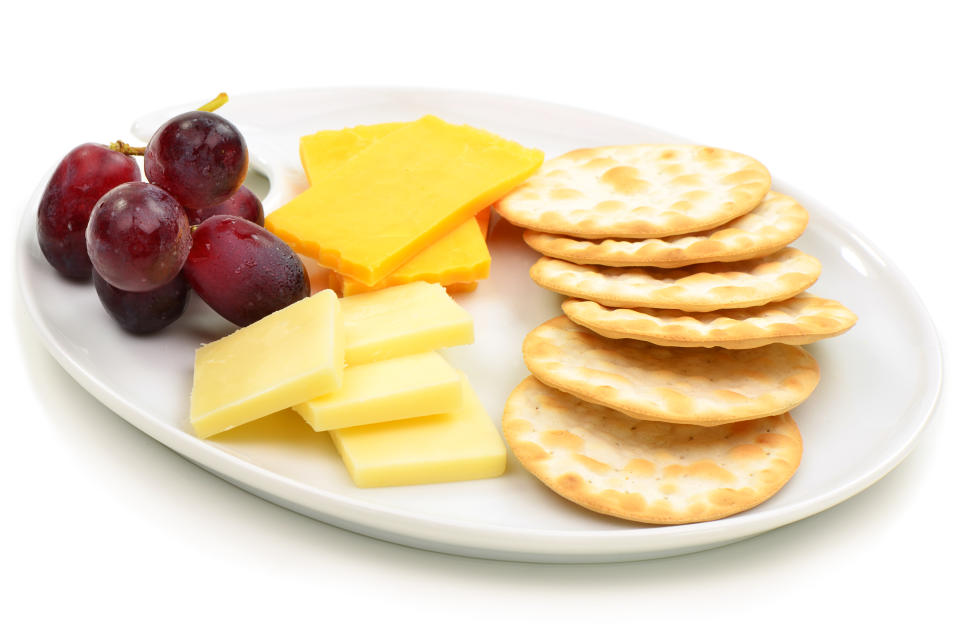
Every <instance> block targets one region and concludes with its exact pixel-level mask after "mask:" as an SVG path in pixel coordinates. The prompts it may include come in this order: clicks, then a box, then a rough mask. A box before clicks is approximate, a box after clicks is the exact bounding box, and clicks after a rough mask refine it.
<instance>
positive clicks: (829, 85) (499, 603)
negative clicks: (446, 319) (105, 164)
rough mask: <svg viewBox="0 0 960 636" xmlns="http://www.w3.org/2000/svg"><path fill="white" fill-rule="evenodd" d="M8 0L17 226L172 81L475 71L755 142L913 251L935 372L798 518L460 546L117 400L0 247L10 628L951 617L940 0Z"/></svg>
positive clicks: (123, 132) (277, 629) (814, 188)
mask: <svg viewBox="0 0 960 636" xmlns="http://www.w3.org/2000/svg"><path fill="white" fill-rule="evenodd" d="M27 4H28V3H20V5H19V7H18V8H13V9H6V10H5V16H4V22H3V26H2V31H3V33H2V36H0V59H2V67H0V73H2V79H3V83H2V86H3V101H2V102H0V103H2V109H3V112H2V115H3V117H2V120H0V121H2V124H0V130H2V131H3V149H2V152H0V166H2V171H0V175H2V179H3V194H4V200H5V201H6V206H5V207H6V214H5V220H4V224H5V234H6V235H7V237H8V240H7V243H6V245H7V247H8V249H11V250H12V247H13V236H14V233H15V228H16V225H17V223H18V222H19V218H20V215H21V213H22V210H23V206H24V205H25V203H26V200H27V198H28V196H29V195H30V193H31V192H32V190H33V188H34V187H35V185H36V184H37V182H38V181H39V180H40V178H41V177H42V175H43V174H44V172H45V171H46V170H48V169H49V168H50V167H51V166H52V165H53V164H54V163H56V162H57V161H59V159H60V158H61V157H62V155H63V154H64V153H65V152H66V151H67V150H69V149H70V148H72V147H73V146H75V145H77V144H79V143H81V142H85V141H102V142H105V141H109V140H112V139H116V138H118V137H129V134H128V127H129V124H130V122H132V120H133V119H135V118H136V117H138V116H139V115H141V114H143V113H146V112H149V111H152V110H154V109H156V108H159V107H162V106H166V105H169V104H176V103H182V102H190V101H196V102H197V103H200V102H201V101H204V100H205V99H206V98H208V97H209V96H212V95H214V94H215V93H217V92H218V91H221V90H226V91H228V92H230V93H232V94H235V95H240V94H243V93H248V92H253V91H260V90H269V89H279V88H297V87H315V86H338V85H362V84H376V85H414V86H431V87H446V88H462V89H473V90H487V91H492V92H497V93H506V94H514V95H518V96H525V97H533V98H538V99H544V100H548V101H554V102H560V103H565V104H571V105H575V106H580V107H584V108H589V109H595V110H599V111H603V112H606V113H610V114H613V115H619V116H622V117H626V118H629V119H634V120H637V121H640V122H643V123H645V124H648V125H651V126H654V127H657V128H661V129H663V130H667V131H670V132H673V133H676V134H679V135H683V136H685V137H688V138H691V139H697V140H700V141H702V142H704V143H708V144H712V145H717V146H721V147H729V148H733V149H736V150H739V151H742V152H745V153H747V154H750V155H752V156H755V157H758V158H760V159H761V160H762V161H763V162H764V163H765V164H766V165H767V166H768V167H769V168H770V170H771V172H772V173H774V174H775V175H777V176H779V177H781V178H783V179H784V180H786V181H788V182H790V183H791V184H794V185H796V186H797V187H798V188H800V189H802V190H804V191H806V192H808V193H810V195H811V196H813V197H814V198H816V199H818V200H819V201H821V202H822V203H823V204H825V205H826V206H827V207H828V208H830V209H832V210H834V211H835V212H837V213H838V214H839V215H840V216H842V217H843V218H845V219H846V220H847V221H848V222H849V223H851V224H852V225H854V226H855V227H857V228H858V229H860V230H861V231H862V232H863V233H865V234H866V235H867V236H869V237H870V238H871V239H872V240H873V241H874V242H875V243H876V244H877V245H878V246H879V247H880V248H881V250H883V251H884V252H886V253H887V254H888V255H889V256H890V257H891V259H892V260H894V261H895V262H896V263H897V264H898V265H899V266H900V267H901V268H902V269H903V270H904V271H905V273H906V274H907V276H908V277H909V278H910V279H911V280H912V281H913V283H914V285H915V286H916V287H917V288H918V291H919V292H920V294H921V296H922V297H923V298H924V300H925V302H926V304H927V306H928V308H929V310H930V312H931V313H932V314H933V316H934V319H935V321H936V322H937V324H938V327H939V329H940V336H941V339H942V342H943V347H944V352H945V362H946V364H945V366H946V373H945V384H944V387H943V397H942V399H941V404H940V407H939V408H938V411H937V412H936V413H935V415H934V417H933V418H932V420H931V421H930V423H929V425H928V427H927V430H926V431H925V433H924V435H923V436H922V439H921V441H920V443H919V445H918V446H917V448H916V450H915V451H914V452H913V453H912V454H911V455H910V456H909V457H908V458H907V459H906V460H905V461H904V462H903V463H902V464H901V465H900V466H899V467H898V468H897V469H895V470H894V471H893V472H892V473H890V474H889V475H888V476H887V477H886V478H884V479H883V480H882V481H881V482H879V483H878V484H877V485H875V486H873V487H872V488H870V489H869V490H867V491H866V492H864V493H863V494H861V495H859V496H857V497H855V498H853V499H851V500H849V501H847V502H845V503H843V504H841V505H839V506H837V507H835V508H833V509H831V510H829V511H827V512H824V513H821V514H819V515H817V516H815V517H813V518H810V519H807V520H804V521H801V522H798V523H795V524H793V525H791V526H788V527H785V528H782V529H779V530H776V531H774V532H770V533H767V534H765V535H762V536H760V537H757V538H754V539H751V540H748V541H744V542H741V543H738V544H735V545H732V546H728V547H725V548H721V549H717V550H713V551H709V552H704V553H700V554H695V555H689V556H683V557H675V558H671V559H663V560H659V561H648V562H638V563H625V564H614V565H602V566H600V565H598V566H544V565H530V564H517V563H498V562H491V561H482V560H472V559H464V558H458V557H452V556H446V555H441V554H433V553H427V552H421V551H417V550H414V549H409V548H403V547H398V546H395V545H391V544H387V543H382V542H379V541H376V540H372V539H367V538H365V537H361V536H357V535H353V534H350V533H347V532H344V531H341V530H338V529H335V528H332V527H328V526H325V525H323V524H320V523H318V522H315V521H312V520H310V519H307V518H305V517H301V516H298V515H296V514H294V513H292V512H289V511H287V510H284V509H282V508H279V507H276V506H274V505H272V504H269V503H266V502H264V501H262V500H260V499H257V498H255V497H253V496H251V495H248V494H246V493H245V492H242V491H240V490H238V489H236V488H234V487H232V486H230V485H228V484H227V483H225V482H223V481H221V480H219V479H218V478H216V477H213V476H211V475H210V474H208V473H206V472H205V471H203V470H201V469H199V468H197V467H195V466H193V465H192V464H189V463H188V462H186V461H185V460H183V459H181V458H180V457H179V456H177V455H175V454H173V453H172V452H170V451H168V450H167V449H166V448H165V447H163V446H161V445H159V444H158V443H156V442H154V441H153V440H152V439H150V438H148V437H146V436H145V435H143V434H141V433H140V432H138V431H137V430H135V429H134V428H133V427H131V426H129V425H128V424H126V423H124V422H123V421H122V420H121V419H120V418H118V417H117V416H115V415H114V414H113V413H112V412H110V411H108V410H107V409H106V408H104V407H103V406H101V405H100V404H99V403H98V402H96V401H95V400H94V399H93V398H91V397H89V396H88V395H87V394H86V393H85V392H84V391H83V390H82V389H81V388H80V387H79V386H78V385H77V384H76V383H75V382H74V381H73V380H72V379H70V377H69V376H67V375H66V373H64V372H63V371H62V370H61V369H60V368H59V366H58V365H57V363H56V362H55V361H54V360H53V359H52V358H51V357H50V356H49V355H48V354H47V353H46V352H45V350H44V349H43V347H42V345H41V343H40V341H39V340H38V337H37V335H36V333H35V332H34V330H33V328H32V326H31V324H30V320H29V318H28V317H27V315H26V313H25V311H24V309H23V306H22V303H21V301H20V298H19V292H18V291H17V289H16V286H15V284H14V278H13V272H12V260H13V259H12V257H8V258H7V260H6V261H5V263H6V265H5V270H6V271H5V272H4V276H3V278H2V280H3V284H4V286H5V289H4V291H3V293H2V294H0V298H2V302H3V303H4V311H3V312H2V317H0V320H2V323H3V324H2V337H3V343H2V344H3V348H4V351H6V355H5V356H4V367H5V369H4V370H5V373H4V377H5V380H4V384H3V387H4V388H3V391H4V394H3V401H4V406H5V409H4V410H5V415H4V417H3V424H2V438H0V439H2V443H0V488H2V490H0V492H2V495H3V499H2V509H3V511H4V515H3V521H0V587H2V588H3V589H2V590H0V632H3V633H10V634H21V633H72V634H76V633H98V634H113V633H128V634H129V633H187V634H192V633H200V632H201V631H206V632H209V633H289V632H292V631H295V630H296V631H303V632H310V633H337V634H347V633H368V632H374V631H376V632H379V633H387V632H388V631H390V632H392V631H399V632H400V633H407V631H408V629H410V628H413V627H416V628H417V629H418V630H420V631H421V632H422V633H433V632H443V633H475V632H480V631H486V629H488V628H493V627H496V628H499V629H501V630H503V631H504V632H506V633H512V632H513V631H520V630H521V629H522V630H525V631H526V630H531V629H536V630H537V631H538V632H539V631H541V630H544V631H545V630H547V629H549V631H550V632H551V633H557V632H563V633H566V632H569V633H585V630H586V629H591V628H592V629H596V628H609V627H615V628H616V627H619V628H620V629H623V630H625V631H626V630H629V631H630V632H634V633H636V632H646V633H651V632H653V631H656V632H662V631H666V630H669V632H670V633H686V632H688V631H693V630H694V629H697V630H698V631H699V630H707V633H711V634H718V633H734V632H736V633H758V632H760V631H763V632H764V633H769V634H783V633H805V632H809V631H811V630H818V631H821V632H826V633H834V632H835V630H837V629H840V628H841V627H842V628H849V629H854V630H856V633H865V632H866V631H868V630H869V631H871V632H873V633H891V632H893V631H895V630H896V631H899V630H905V629H911V631H912V632H913V633H924V632H928V631H932V630H933V625H935V624H938V623H939V624H942V625H943V627H942V628H941V630H938V631H939V633H943V630H947V631H949V630H950V629H951V628H955V627H956V620H955V604H956V593H957V580H956V572H957V568H958V567H960V558H958V554H960V551H958V547H957V539H956V533H957V526H956V523H955V520H956V518H957V513H956V508H957V500H958V492H960V491H958V487H960V479H958V472H957V460H956V456H957V452H958V451H957V449H958V448H960V432H958V428H957V422H956V401H955V397H954V395H951V393H954V392H955V390H956V388H957V386H956V379H955V375H954V374H953V370H952V363H953V361H954V360H955V359H956V355H957V353H958V347H960V338H958V337H957V335H956V329H955V321H956V320H957V316H958V315H960V303H958V301H957V295H958V294H960V289H958V288H957V282H956V281H957V277H956V261H955V260H954V259H953V258H951V257H953V256H955V254H956V252H957V249H958V248H957V246H956V240H957V234H956V232H955V230H956V228H957V227H958V223H957V216H958V214H960V205H958V198H957V194H956V193H957V191H958V184H960V159H958V157H960V124H958V117H960V100H958V98H957V86H958V83H960V72H958V61H960V46H958V44H957V42H958V35H957V33H956V29H955V27H956V24H957V21H956V20H955V19H954V18H952V17H951V16H950V14H949V13H948V12H947V11H946V9H947V7H948V6H949V4H950V3H947V2H944V3H940V4H937V3H924V2H910V3H905V4H903V5H901V6H898V7H891V6H888V5H887V4H886V3H879V2H878V3H863V4H853V3H849V4H847V3H840V2H831V3H818V2H802V3H796V4H794V5H789V4H774V3H738V2H723V3H667V2H657V3H641V2H631V3H627V2H624V3H612V2H603V1H598V0H591V1H587V2H579V3H576V4H572V5H567V4H566V3H559V2H557V3H542V4H541V3H524V2H519V1H515V2H509V3H506V2H495V1H490V0H487V1H482V2H474V3H470V4H467V3H454V2H449V3H434V4H433V5H432V6H431V5H428V4H426V3H418V2H396V3H392V4H391V5H390V6H389V7H384V6H380V5H378V4H364V3H360V2H355V3H349V2H344V3H338V4H342V5H349V7H350V8H349V9H345V8H344V7H343V6H338V7H322V6H321V3H304V4H303V5H302V6H300V5H299V4H293V3H289V4H288V3H285V2H278V1H275V2H261V3H256V4H253V3H230V4H229V5H224V6H222V7H220V8H214V7H209V8H208V7H207V6H206V5H204V6H203V7H201V3H200V2H191V3H181V2H163V3H155V2H151V3H145V2H143V3H141V2H122V3H112V4H107V3H103V4H100V5H97V4H96V3H93V4H91V3H72V4H71V5H69V6H67V7H56V8H55V7H52V6H49V5H44V4H42V3H30V6H29V7H27V6H26V5H27ZM877 310H878V311H882V308H877ZM889 337H890V338H896V337H898V335H897V334H895V333H891V334H889ZM876 346H877V347H883V346H884V343H883V342H877V343H876ZM144 363H145V364H149V360H146V361H144ZM837 425H838V426H842V425H843V423H842V422H837ZM941 575H942V576H941Z"/></svg>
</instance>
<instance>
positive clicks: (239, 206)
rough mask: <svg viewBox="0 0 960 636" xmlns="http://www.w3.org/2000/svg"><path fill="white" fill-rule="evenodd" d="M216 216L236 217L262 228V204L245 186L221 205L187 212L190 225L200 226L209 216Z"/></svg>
mask: <svg viewBox="0 0 960 636" xmlns="http://www.w3.org/2000/svg"><path fill="white" fill-rule="evenodd" d="M218 214H226V215H228V216H238V217H240V218H241V219H246V220H248V221H250V222H251V223H256V224H257V225H259V226H260V227H263V204H262V203H260V199H258V198H257V195H255V194H254V193H253V192H251V191H250V189H249V188H248V187H247V186H240V189H239V190H237V191H236V192H234V193H233V195H232V196H231V197H230V198H229V199H227V200H226V201H224V202H223V203H218V204H216V205H212V206H210V207H209V208H203V209H202V210H187V216H188V217H189V218H190V224H191V225H200V224H201V223H203V222H204V221H205V220H207V219H209V218H210V217H211V216H217V215H218Z"/></svg>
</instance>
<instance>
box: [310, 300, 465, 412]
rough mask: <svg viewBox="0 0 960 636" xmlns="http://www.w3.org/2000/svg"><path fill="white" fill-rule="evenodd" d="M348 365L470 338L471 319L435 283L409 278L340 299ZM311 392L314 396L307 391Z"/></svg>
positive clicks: (432, 348) (434, 347)
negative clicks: (386, 286) (400, 283)
mask: <svg viewBox="0 0 960 636" xmlns="http://www.w3.org/2000/svg"><path fill="white" fill-rule="evenodd" d="M340 308H341V311H342V312H343V326H344V332H345V334H346V341H347V345H346V352H345V356H346V361H347V364H348V365H355V364H364V363H367V362H376V361H377V360H386V359H389V358H398V357H400V356H406V355H410V354H413V353H423V352H425V351H433V350H434V349H439V348H441V347H452V346H455V345H461V344H470V343H471V342H473V319H472V318H471V317H470V314H468V313H467V311H466V310H465V309H464V308H463V307H461V306H460V305H458V304H457V303H456V302H455V301H454V300H453V299H452V298H450V296H449V295H447V292H446V290H445V289H444V288H443V287H442V286H440V285H437V284H431V283H424V282H415V283H410V284H408V285H400V286H398V287H389V288H387V289H381V290H379V291H375V292H370V293H368V294H358V295H357V296H350V297H348V298H343V299H341V300H340ZM309 397H311V398H312V397H314V396H309Z"/></svg>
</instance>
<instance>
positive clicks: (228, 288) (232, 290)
mask: <svg viewBox="0 0 960 636" xmlns="http://www.w3.org/2000/svg"><path fill="white" fill-rule="evenodd" d="M184 271H185V272H186V274H187V280H188V281H189V282H190V286H191V287H193V289H194V291H196V292H197V294H198V295H199V296H200V297H201V298H203V299H204V300H205V301H206V302H207V304H208V305H210V306H211V307H212V308H213V310H214V311H216V312H217V313H218V314H220V315H221V316H223V317H224V318H226V319H227V320H229V321H230V322H232V323H234V324H236V325H239V326H241V327H245V326H247V325H249V324H250V323H253V322H256V321H258V320H260V319H261V318H263V317H264V316H266V315H268V314H271V313H273V312H275V311H277V310H278V309H283V308H284V307H286V306H287V305H289V304H291V303H295V302H296V301H298V300H300V299H301V298H306V297H307V296H309V295H310V285H309V283H308V281H307V273H306V271H305V270H304V268H303V263H302V262H301V261H300V259H299V258H297V255H296V254H295V253H294V252H293V250H292V249H290V246H289V245H287V244H286V243H284V242H283V241H281V240H280V239H279V238H277V237H276V236H274V235H273V234H271V233H270V232H268V231H267V230H265V229H263V228H262V227H260V226H259V225H256V224H254V223H251V222H250V221H247V220H245V219H238V218H237V217H235V216H212V217H210V218H209V219H207V220H206V221H204V222H203V223H201V224H200V226H199V227H197V229H196V231H195V232H194V233H193V248H192V249H191V250H190V257H189V258H188V259H187V264H186V267H185V268H184Z"/></svg>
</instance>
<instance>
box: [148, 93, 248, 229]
mask: <svg viewBox="0 0 960 636" xmlns="http://www.w3.org/2000/svg"><path fill="white" fill-rule="evenodd" d="M247 162H248V157H247V144H246V142H245V141H244V140H243V135H241V134H240V131H239V130H237V128H236V126H234V125H233V124H231V123H230V122H229V121H227V120H226V119H224V118H223V117H221V116H220V115H217V114H216V113H209V112H206V111H200V110H195V111H191V112H189V113H183V114H182V115H177V116H176V117H174V118H173V119H171V120H170V121H168V122H167V123H165V124H164V125H163V126H161V127H160V129H159V130H157V132H155V133H154V134H153V137H151V138H150V142H149V143H147V150H146V153H145V154H144V156H143V170H144V172H145V173H146V175H147V181H149V182H150V183H152V184H154V185H156V186H159V187H161V188H163V189H164V190H166V191H167V192H169V193H170V194H172V195H173V196H174V198H176V199H177V201H179V202H180V204H181V205H182V206H183V207H185V208H189V209H191V210H200V209H203V208H207V207H210V206H211V205H216V204H217V203H220V202H222V201H225V200H227V199H228V198H229V197H230V195H232V194H233V193H234V192H236V191H237V188H239V187H240V186H241V184H243V178H244V177H245V176H246V175H247Z"/></svg>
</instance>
